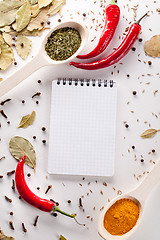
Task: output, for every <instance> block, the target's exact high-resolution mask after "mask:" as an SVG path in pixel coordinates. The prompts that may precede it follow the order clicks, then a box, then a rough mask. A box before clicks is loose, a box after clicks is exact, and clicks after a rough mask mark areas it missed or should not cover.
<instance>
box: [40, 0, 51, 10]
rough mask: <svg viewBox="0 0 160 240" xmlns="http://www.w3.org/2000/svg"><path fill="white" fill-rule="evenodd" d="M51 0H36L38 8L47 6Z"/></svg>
mask: <svg viewBox="0 0 160 240" xmlns="http://www.w3.org/2000/svg"><path fill="white" fill-rule="evenodd" d="M51 2H52V0H38V5H39V8H42V7H46V6H48V5H49V4H50V3H51Z"/></svg>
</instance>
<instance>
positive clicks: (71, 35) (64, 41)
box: [45, 27, 81, 61]
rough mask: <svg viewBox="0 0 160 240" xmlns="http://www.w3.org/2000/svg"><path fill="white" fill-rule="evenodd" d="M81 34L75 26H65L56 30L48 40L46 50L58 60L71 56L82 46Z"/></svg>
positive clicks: (52, 57)
mask: <svg viewBox="0 0 160 240" xmlns="http://www.w3.org/2000/svg"><path fill="white" fill-rule="evenodd" d="M80 44H81V36H80V34H79V32H78V31H77V30H76V29H75V28H71V27H64V28H60V29H57V30H56V31H54V32H53V33H52V34H51V35H50V37H49V38H48V40H47V43H46V45H45V50H46V52H47V54H48V56H49V57H50V58H51V59H53V60H56V61H62V60H65V59H67V58H69V57H71V56H72V55H73V54H74V53H75V52H76V51H77V50H78V48H79V47H80Z"/></svg>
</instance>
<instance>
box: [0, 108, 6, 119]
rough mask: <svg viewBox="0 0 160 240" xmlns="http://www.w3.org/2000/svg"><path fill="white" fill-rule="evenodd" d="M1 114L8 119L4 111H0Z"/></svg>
mask: <svg viewBox="0 0 160 240" xmlns="http://www.w3.org/2000/svg"><path fill="white" fill-rule="evenodd" d="M0 113H1V114H2V116H3V117H4V118H8V117H7V115H6V114H5V113H4V111H3V110H0Z"/></svg>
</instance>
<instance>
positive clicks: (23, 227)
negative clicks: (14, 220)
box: [22, 223, 27, 232]
mask: <svg viewBox="0 0 160 240" xmlns="http://www.w3.org/2000/svg"><path fill="white" fill-rule="evenodd" d="M22 229H23V232H27V229H26V227H25V225H24V223H22Z"/></svg>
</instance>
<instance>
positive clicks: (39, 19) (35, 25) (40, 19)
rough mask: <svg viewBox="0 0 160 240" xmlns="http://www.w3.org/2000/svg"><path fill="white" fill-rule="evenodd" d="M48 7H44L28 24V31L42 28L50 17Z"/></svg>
mask: <svg viewBox="0 0 160 240" xmlns="http://www.w3.org/2000/svg"><path fill="white" fill-rule="evenodd" d="M47 14H48V7H46V8H43V9H42V10H41V11H40V13H39V14H38V15H37V16H36V17H35V18H32V19H31V21H30V23H29V24H28V27H27V30H28V31H33V30H37V29H38V30H41V29H42V28H43V27H44V26H45V24H46V22H47V19H48V15H47Z"/></svg>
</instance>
